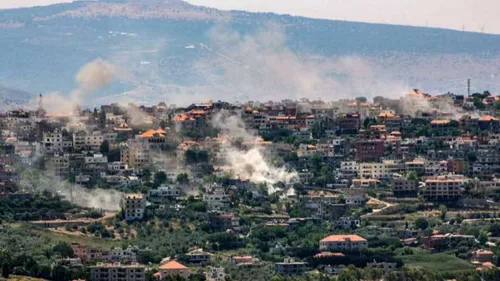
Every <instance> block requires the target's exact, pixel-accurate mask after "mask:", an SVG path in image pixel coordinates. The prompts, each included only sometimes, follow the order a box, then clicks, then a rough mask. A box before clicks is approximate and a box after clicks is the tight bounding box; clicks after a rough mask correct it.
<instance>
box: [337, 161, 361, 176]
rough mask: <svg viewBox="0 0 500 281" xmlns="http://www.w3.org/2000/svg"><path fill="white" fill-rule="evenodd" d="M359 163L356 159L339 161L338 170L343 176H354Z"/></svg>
mask: <svg viewBox="0 0 500 281" xmlns="http://www.w3.org/2000/svg"><path fill="white" fill-rule="evenodd" d="M358 171H359V165H358V163H357V162H356V161H342V162H340V172H341V173H342V175H343V176H345V177H355V176H356V175H357V174H358Z"/></svg>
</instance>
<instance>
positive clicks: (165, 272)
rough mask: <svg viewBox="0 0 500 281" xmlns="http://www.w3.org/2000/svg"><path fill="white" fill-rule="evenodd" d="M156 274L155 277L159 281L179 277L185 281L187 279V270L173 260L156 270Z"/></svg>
mask: <svg viewBox="0 0 500 281" xmlns="http://www.w3.org/2000/svg"><path fill="white" fill-rule="evenodd" d="M158 269H159V271H158V274H157V275H156V276H157V278H158V279H159V280H162V279H164V278H165V277H167V276H172V275H179V276H181V277H183V278H185V279H188V278H189V275H190V274H189V268H188V267H187V266H185V265H183V264H181V263H179V262H177V261H175V260H172V261H169V262H167V263H165V264H163V265H160V267H159V268H158Z"/></svg>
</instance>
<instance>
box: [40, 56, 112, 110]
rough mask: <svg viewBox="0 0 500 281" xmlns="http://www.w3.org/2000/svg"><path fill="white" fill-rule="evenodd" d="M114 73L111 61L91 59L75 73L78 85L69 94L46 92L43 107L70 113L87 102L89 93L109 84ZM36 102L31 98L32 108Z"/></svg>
mask: <svg viewBox="0 0 500 281" xmlns="http://www.w3.org/2000/svg"><path fill="white" fill-rule="evenodd" d="M116 74H117V71H116V68H115V66H114V65H112V64H111V63H109V62H107V61H105V60H103V59H96V60H94V61H91V62H89V63H88V64H86V65H84V66H83V67H82V68H81V69H80V70H79V71H78V73H77V74H76V75H75V82H76V83H77V84H78V87H77V88H76V89H74V90H73V91H72V92H71V93H70V95H69V96H66V95H63V94H61V93H60V92H50V93H46V94H45V95H44V108H45V110H47V111H48V112H49V113H50V112H57V113H62V114H72V113H73V112H74V110H75V108H76V107H78V106H81V105H82V104H84V103H85V102H87V98H88V97H89V96H90V95H92V94H93V93H95V92H96V91H97V90H99V89H100V88H102V87H104V86H106V85H108V84H110V83H111V82H112V81H113V79H114V78H115V76H116ZM37 104H38V99H33V100H32V101H31V103H30V105H31V107H32V108H36V106H37Z"/></svg>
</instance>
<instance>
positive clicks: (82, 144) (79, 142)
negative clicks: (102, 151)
mask: <svg viewBox="0 0 500 281" xmlns="http://www.w3.org/2000/svg"><path fill="white" fill-rule="evenodd" d="M103 141H104V136H103V135H102V134H101V132H98V131H96V132H93V133H91V134H87V133H85V132H78V133H74V134H73V148H74V150H75V151H81V150H86V149H89V150H94V151H98V150H99V148H100V147H101V144H102V143H103Z"/></svg>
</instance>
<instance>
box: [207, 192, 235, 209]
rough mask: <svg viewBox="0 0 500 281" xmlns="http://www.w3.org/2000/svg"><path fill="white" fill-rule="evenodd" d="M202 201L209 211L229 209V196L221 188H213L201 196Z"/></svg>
mask: <svg viewBox="0 0 500 281" xmlns="http://www.w3.org/2000/svg"><path fill="white" fill-rule="evenodd" d="M203 201H204V202H207V205H208V208H209V209H210V210H224V209H227V208H228V207H229V204H230V200H229V194H228V193H227V192H226V189H225V188H223V187H213V188H211V190H209V191H208V192H207V193H205V194H203Z"/></svg>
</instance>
